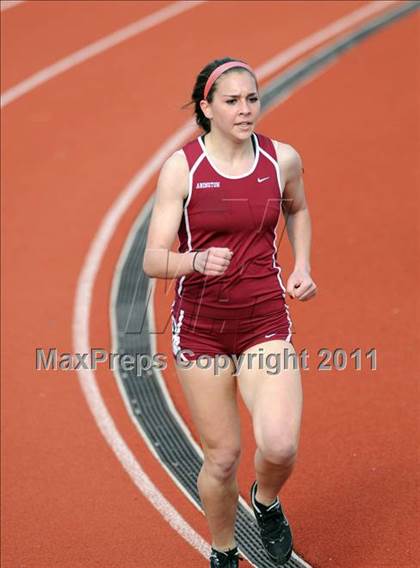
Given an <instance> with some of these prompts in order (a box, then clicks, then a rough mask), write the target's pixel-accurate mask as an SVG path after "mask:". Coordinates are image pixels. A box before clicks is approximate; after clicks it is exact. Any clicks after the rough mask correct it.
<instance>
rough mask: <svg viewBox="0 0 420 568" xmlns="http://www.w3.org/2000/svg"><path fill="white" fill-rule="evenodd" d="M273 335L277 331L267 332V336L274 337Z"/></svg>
mask: <svg viewBox="0 0 420 568" xmlns="http://www.w3.org/2000/svg"><path fill="white" fill-rule="evenodd" d="M273 335H276V332H274V333H267V335H266V337H273Z"/></svg>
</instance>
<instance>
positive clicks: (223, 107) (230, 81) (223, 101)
mask: <svg viewBox="0 0 420 568" xmlns="http://www.w3.org/2000/svg"><path fill="white" fill-rule="evenodd" d="M200 105H201V109H202V111H203V112H204V115H205V116H206V117H207V118H209V119H211V129H212V130H219V131H220V132H221V133H223V134H225V135H226V136H228V137H229V138H234V139H237V140H245V139H246V138H249V137H250V136H251V133H252V131H253V130H254V128H255V123H256V121H257V119H258V116H259V114H260V108H261V103H260V98H259V95H258V90H257V85H256V83H255V79H254V77H253V76H252V75H251V74H250V73H248V72H247V71H239V72H238V71H231V72H230V73H227V74H226V75H222V76H221V77H220V78H219V79H218V81H217V86H216V90H215V93H214V95H213V101H212V102H211V103H208V102H207V101H201V103H200Z"/></svg>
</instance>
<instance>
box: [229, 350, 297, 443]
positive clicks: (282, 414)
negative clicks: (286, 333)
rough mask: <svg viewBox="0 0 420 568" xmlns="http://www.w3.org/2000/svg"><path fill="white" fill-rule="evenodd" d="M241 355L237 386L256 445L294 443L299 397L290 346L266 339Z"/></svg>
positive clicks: (295, 440)
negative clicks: (251, 424) (249, 415)
mask: <svg viewBox="0 0 420 568" xmlns="http://www.w3.org/2000/svg"><path fill="white" fill-rule="evenodd" d="M252 354H256V355H255V356H252ZM242 355H243V359H242V365H241V367H240V369H239V371H238V387H239V390H240V393H241V396H242V398H243V400H244V403H245V405H246V406H247V408H248V410H249V412H250V414H251V416H252V422H253V426H254V435H255V439H256V442H257V445H260V443H261V444H263V442H264V440H270V443H272V442H273V440H274V441H275V440H276V439H280V438H281V439H282V440H283V444H286V443H289V444H290V443H292V444H297V440H298V437H299V431H300V423H301V414H302V404H303V396H302V384H301V377H300V371H299V368H298V365H297V355H296V352H295V350H294V347H293V345H292V344H291V343H289V342H287V341H283V340H275V341H266V342H264V343H259V344H257V345H255V346H253V347H251V348H249V349H247V350H246V351H244V352H243V354H242Z"/></svg>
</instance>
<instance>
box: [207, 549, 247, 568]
mask: <svg viewBox="0 0 420 568" xmlns="http://www.w3.org/2000/svg"><path fill="white" fill-rule="evenodd" d="M239 560H243V558H241V557H240V556H239V552H238V548H237V547H235V548H232V549H231V550H228V551H227V552H221V551H220V550H215V549H214V548H212V549H211V555H210V568H238V566H239Z"/></svg>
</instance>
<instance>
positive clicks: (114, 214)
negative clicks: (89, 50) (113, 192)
mask: <svg viewBox="0 0 420 568" xmlns="http://www.w3.org/2000/svg"><path fill="white" fill-rule="evenodd" d="M386 5H389V3H386ZM353 14H354V13H353ZM351 16H352V14H350V15H349V16H348V18H349V21H350V19H351ZM349 25H351V24H349ZM296 45H297V44H296ZM294 47H295V46H292V48H290V49H289V50H286V51H289V53H291V52H292V50H293V48H294ZM312 47H315V45H313V46H312ZM285 53H286V52H281V53H280V54H278V56H276V58H277V59H278V60H279V61H283V60H284V54H285ZM279 67H280V66H279ZM271 72H273V71H272V70H271ZM256 73H257V75H258V77H259V79H263V78H264V77H265V76H266V74H265V73H266V71H264V67H263V66H261V67H259V68H258V69H257V70H256ZM195 131H196V125H195V123H194V121H193V120H192V119H191V120H189V121H188V122H187V123H186V124H185V125H184V126H183V127H182V128H181V129H179V130H178V131H177V132H176V133H175V134H174V135H173V136H171V137H170V138H169V139H168V141H167V142H166V143H165V144H164V145H163V146H162V147H161V148H160V149H159V150H158V151H157V152H156V153H155V154H154V156H153V157H152V158H151V159H150V160H149V161H148V162H147V164H146V166H145V167H144V168H142V169H141V170H140V171H139V173H138V174H137V175H136V176H135V177H134V178H133V180H132V181H131V182H130V183H129V185H128V186H127V187H126V189H125V190H124V191H123V192H122V193H121V194H120V196H119V197H118V198H117V199H116V201H115V202H114V204H113V205H112V206H111V208H110V210H109V212H108V213H107V215H106V216H105V218H104V220H103V221H102V223H101V225H100V228H99V230H98V232H97V234H96V235H95V237H94V239H93V241H92V244H91V246H90V248H89V251H88V254H87V256H86V259H85V262H84V264H83V267H82V271H81V273H80V276H79V279H78V283H77V290H76V297H75V309H74V319H73V344H74V349H75V352H80V353H85V352H89V349H90V347H89V344H90V342H89V316H90V308H91V298H92V291H93V287H94V282H95V279H96V275H97V273H98V270H99V267H100V264H101V261H102V258H103V256H104V253H105V251H106V248H107V246H108V243H109V242H110V240H111V238H112V235H113V233H114V231H115V228H116V227H117V225H118V223H119V221H120V219H121V217H122V215H123V214H124V213H125V211H126V210H127V209H128V207H129V206H130V204H131V203H132V201H133V200H134V199H135V197H136V196H137V195H138V194H139V193H140V191H141V190H142V189H143V187H144V186H145V185H146V183H147V182H148V181H149V180H150V178H151V177H152V176H153V175H154V174H155V173H157V171H158V169H159V167H160V166H161V164H162V163H163V161H164V160H165V158H167V157H168V156H169V155H170V154H171V153H172V152H173V151H175V150H176V149H178V148H179V147H180V145H181V144H182V143H184V142H185V141H186V140H187V139H188V138H189V137H190V136H192V135H193V134H194V132H195ZM78 375H79V380H80V386H81V388H82V392H83V394H84V396H85V399H86V402H87V404H88V407H89V409H90V410H91V412H92V414H93V416H94V418H95V421H96V422H97V424H98V427H99V429H100V431H101V433H102V435H103V436H104V438H105V440H106V441H107V442H108V444H109V446H110V447H111V449H112V450H113V451H114V453H115V455H116V456H117V458H118V459H119V461H120V462H121V463H122V465H123V467H124V469H125V470H126V471H127V473H128V474H129V476H130V477H131V479H132V480H133V482H134V483H135V485H136V486H137V487H138V488H139V489H140V490H141V491H142V492H143V493H144V495H145V496H146V497H147V498H148V499H149V500H150V501H151V503H152V504H153V505H154V506H155V508H156V509H157V510H158V511H159V512H160V513H161V514H162V516H163V517H164V518H165V519H166V520H167V521H168V522H169V523H170V525H171V526H172V527H173V528H174V529H175V530H176V531H177V532H178V533H179V534H180V535H181V536H182V537H183V538H185V539H186V540H187V541H188V542H189V543H190V544H191V545H192V546H194V548H196V549H197V550H198V551H199V552H200V553H201V554H203V556H206V557H207V555H208V552H209V545H208V544H207V543H206V542H205V541H204V539H203V538H202V537H201V536H199V535H198V534H197V533H196V532H195V531H194V529H192V528H191V527H190V526H189V525H188V524H187V523H186V521H185V520H184V519H183V518H182V517H181V516H180V515H179V513H178V512H177V511H176V510H175V509H174V508H173V507H172V505H171V504H170V503H169V502H168V501H167V500H166V499H165V498H164V497H163V495H162V494H161V493H160V491H159V490H158V489H157V488H156V487H155V486H154V485H153V483H152V482H151V480H150V478H149V477H148V476H147V474H146V473H145V472H144V470H143V469H142V468H141V466H140V465H139V463H138V461H137V460H136V458H135V456H134V455H133V454H132V452H131V450H130V449H129V448H128V446H127V445H126V443H125V442H124V440H123V438H122V437H121V435H120V433H119V431H118V430H117V428H116V426H115V424H114V421H113V420H112V417H111V415H110V413H109V411H108V409H107V407H106V405H105V403H104V401H103V398H102V396H101V394H100V391H99V388H98V385H97V383H96V379H95V375H94V373H93V372H92V371H91V370H78Z"/></svg>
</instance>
